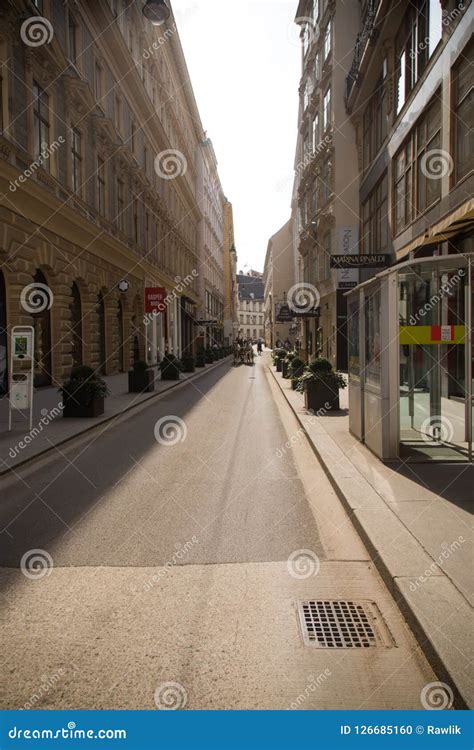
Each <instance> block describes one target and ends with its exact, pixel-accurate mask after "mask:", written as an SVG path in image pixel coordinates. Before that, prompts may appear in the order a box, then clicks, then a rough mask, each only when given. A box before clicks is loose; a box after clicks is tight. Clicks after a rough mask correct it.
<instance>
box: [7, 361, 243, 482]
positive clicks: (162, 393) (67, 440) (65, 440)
mask: <svg viewBox="0 0 474 750" xmlns="http://www.w3.org/2000/svg"><path fill="white" fill-rule="evenodd" d="M231 358H232V355H228V356H227V357H224V358H223V359H221V360H218V361H217V362H213V363H212V365H210V366H209V365H206V367H204V368H202V370H201V369H200V371H198V372H196V373H195V374H194V375H192V376H191V377H190V378H186V380H181V381H179V380H178V381H176V382H173V381H170V385H169V386H168V388H166V389H165V390H163V391H159V392H156V393H151V394H150V395H149V396H147V397H146V398H143V399H141V400H140V401H137V403H136V404H134V403H132V404H129V405H128V406H126V407H125V408H123V409H121V410H120V411H117V412H115V413H114V414H110V415H108V416H105V417H100V418H99V419H98V421H96V422H94V424H89V425H87V427H84V429H81V430H79V431H78V432H75V433H74V434H73V435H68V436H67V437H65V438H62V440H58V441H57V442H56V443H54V444H51V446H50V447H49V448H45V449H44V450H41V451H39V452H38V453H35V454H34V455H33V456H28V457H27V458H24V459H23V461H19V462H18V463H16V464H15V465H14V466H7V467H4V468H2V469H1V470H0V477H4V476H6V475H7V474H12V473H14V472H16V471H17V470H18V469H21V468H24V467H25V466H27V465H30V464H32V463H34V462H35V461H37V460H39V459H40V458H44V457H45V456H46V455H48V454H49V453H51V451H53V450H54V449H55V448H57V447H59V446H61V445H65V444H66V443H70V442H71V441H73V440H77V438H80V437H82V436H83V435H85V434H87V433H88V432H92V431H93V430H96V429H97V428H98V427H102V425H105V424H107V423H108V422H111V421H112V420H114V419H120V418H121V417H123V416H124V415H125V414H127V413H128V412H131V411H134V410H135V409H138V408H139V407H141V406H143V405H144V404H147V403H148V402H149V401H152V400H153V399H159V398H160V397H162V396H165V395H166V394H168V393H169V392H170V391H171V390H173V388H179V387H182V386H185V385H187V384H188V383H190V382H193V381H194V380H197V379H198V378H200V377H202V375H205V374H206V373H208V372H212V370H215V369H216V368H217V367H219V366H220V365H223V364H224V363H225V362H228V361H229V360H230V359H231ZM160 382H161V381H160ZM137 395H139V394H137Z"/></svg>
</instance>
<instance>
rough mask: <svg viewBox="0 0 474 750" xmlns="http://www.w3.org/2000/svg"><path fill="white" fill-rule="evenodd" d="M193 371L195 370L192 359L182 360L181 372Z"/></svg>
mask: <svg viewBox="0 0 474 750" xmlns="http://www.w3.org/2000/svg"><path fill="white" fill-rule="evenodd" d="M194 371H195V364H194V360H190V361H189V362H186V360H183V370H182V372H194Z"/></svg>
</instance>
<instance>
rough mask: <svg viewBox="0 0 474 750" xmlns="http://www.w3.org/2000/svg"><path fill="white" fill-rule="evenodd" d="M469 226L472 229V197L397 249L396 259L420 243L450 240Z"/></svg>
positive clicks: (429, 243) (419, 245)
mask: <svg viewBox="0 0 474 750" xmlns="http://www.w3.org/2000/svg"><path fill="white" fill-rule="evenodd" d="M470 227H472V228H473V229H474V198H471V199H470V200H468V201H467V202H466V203H463V205H462V206H460V207H459V208H458V209H456V211H453V213H451V214H449V216H445V218H444V219H442V220H441V221H438V223H437V224H434V225H433V226H432V227H429V228H428V229H427V230H426V232H425V233H424V234H422V235H421V234H420V235H419V237H417V238H416V240H413V241H412V242H410V243H409V244H408V245H405V247H403V248H402V249H401V250H399V251H398V253H397V260H400V259H401V258H404V257H405V256H407V255H408V254H409V253H411V252H413V250H416V249H417V248H418V247H421V246H422V245H434V244H436V243H438V242H445V241H446V240H450V239H452V238H453V237H455V236H456V235H457V234H460V233H461V232H465V231H466V230H467V229H469V228H470Z"/></svg>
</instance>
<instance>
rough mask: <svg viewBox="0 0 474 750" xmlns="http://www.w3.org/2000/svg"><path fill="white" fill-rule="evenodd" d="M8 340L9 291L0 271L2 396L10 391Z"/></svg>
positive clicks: (0, 385)
mask: <svg viewBox="0 0 474 750" xmlns="http://www.w3.org/2000/svg"><path fill="white" fill-rule="evenodd" d="M7 342H8V334H7V292H6V288H5V279H4V276H3V273H2V272H1V271H0V396H4V395H5V394H6V393H7V392H8V348H7Z"/></svg>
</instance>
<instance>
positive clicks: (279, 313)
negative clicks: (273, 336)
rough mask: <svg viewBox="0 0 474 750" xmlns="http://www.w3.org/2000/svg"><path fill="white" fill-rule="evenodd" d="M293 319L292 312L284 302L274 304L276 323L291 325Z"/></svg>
mask: <svg viewBox="0 0 474 750" xmlns="http://www.w3.org/2000/svg"><path fill="white" fill-rule="evenodd" d="M293 317H294V312H293V310H291V309H290V306H289V305H288V304H287V303H286V302H275V320H276V321H277V322H278V323H292V322H293Z"/></svg>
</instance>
